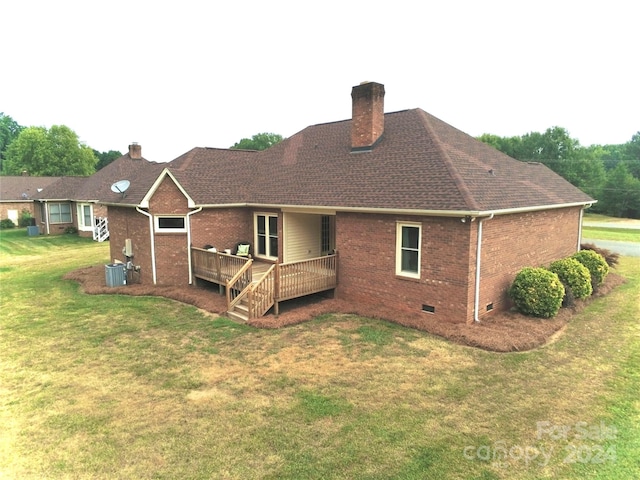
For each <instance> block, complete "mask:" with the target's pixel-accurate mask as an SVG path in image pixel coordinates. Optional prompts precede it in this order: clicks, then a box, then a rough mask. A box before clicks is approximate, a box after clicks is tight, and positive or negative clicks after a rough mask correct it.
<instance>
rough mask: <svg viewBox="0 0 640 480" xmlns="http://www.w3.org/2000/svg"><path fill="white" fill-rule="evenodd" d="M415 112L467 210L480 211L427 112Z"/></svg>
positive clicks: (420, 110)
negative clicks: (427, 132) (419, 117)
mask: <svg viewBox="0 0 640 480" xmlns="http://www.w3.org/2000/svg"><path fill="white" fill-rule="evenodd" d="M416 111H417V112H418V113H419V114H420V115H421V117H422V119H423V123H424V125H425V128H426V129H427V130H428V131H429V134H430V137H431V139H432V140H433V142H434V143H435V145H436V147H437V148H438V150H439V151H440V153H441V154H442V160H443V163H444V166H445V167H446V168H447V171H448V172H449V175H451V178H452V179H453V183H454V184H455V186H456V188H457V189H458V192H459V193H460V195H461V196H462V198H463V200H464V202H465V203H466V204H467V207H468V208H469V210H480V207H479V206H478V204H477V203H476V200H475V198H474V196H473V195H472V193H471V191H470V190H469V188H468V187H467V185H466V183H465V182H464V179H463V178H462V175H460V172H458V169H457V168H456V166H455V165H454V163H453V162H452V161H451V157H449V154H448V153H447V150H446V149H445V148H444V147H443V145H442V141H441V140H440V137H439V136H438V135H437V134H436V133H435V131H434V128H433V125H432V124H431V120H430V118H429V114H427V112H425V111H424V110H422V109H421V108H416ZM451 128H455V127H451Z"/></svg>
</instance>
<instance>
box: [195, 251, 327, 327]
mask: <svg viewBox="0 0 640 480" xmlns="http://www.w3.org/2000/svg"><path fill="white" fill-rule="evenodd" d="M337 260H338V258H337V254H332V255H325V256H321V257H317V258H311V259H307V260H301V261H297V262H288V263H268V262H264V261H256V260H254V259H251V258H245V257H238V256H235V255H230V254H227V253H220V252H212V251H209V250H206V249H202V248H196V247H192V248H191V270H192V274H193V276H194V277H195V278H197V279H201V280H206V281H208V282H212V283H216V284H218V285H219V288H220V293H221V294H222V293H224V294H226V297H227V313H228V314H229V316H231V317H234V318H237V319H239V320H243V321H246V320H249V319H253V318H257V317H261V316H263V315H264V314H266V313H267V312H268V311H269V310H270V309H271V308H272V307H273V308H274V313H275V314H276V315H277V314H278V313H279V305H278V304H279V302H283V301H285V300H291V299H294V298H298V297H302V296H305V295H311V294H313V293H318V292H322V291H326V290H332V289H334V288H336V286H337V285H338V261H337Z"/></svg>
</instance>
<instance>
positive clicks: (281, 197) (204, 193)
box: [167, 109, 593, 211]
mask: <svg viewBox="0 0 640 480" xmlns="http://www.w3.org/2000/svg"><path fill="white" fill-rule="evenodd" d="M350 132H351V121H350V120H345V121H341V122H335V123H326V124H321V125H314V126H311V127H307V128H305V129H304V130H302V131H300V132H299V133H297V134H295V135H293V136H292V137H290V138H288V139H286V140H284V141H283V142H281V143H280V144H277V145H275V146H273V147H271V148H269V149H268V150H265V151H262V152H242V151H234V150H217V149H194V150H192V151H190V152H188V153H186V154H185V155H183V156H181V157H179V158H178V159H176V160H174V161H172V162H170V163H169V164H167V166H168V167H169V169H170V170H171V172H172V173H173V174H174V175H175V177H176V179H177V180H178V181H179V182H180V183H181V185H182V186H183V187H184V188H185V190H186V191H187V192H189V194H190V196H191V198H193V200H194V201H195V202H196V204H199V205H212V204H237V203H252V204H271V205H298V206H327V207H337V208H365V209H403V210H423V211H424V210H444V211H489V210H502V209H512V208H526V207H533V206H545V205H560V204H570V203H582V202H584V203H589V202H591V201H593V200H592V199H591V198H590V197H589V196H588V195H586V194H584V193H583V192H582V191H580V190H579V189H578V188H576V187H574V186H573V185H571V184H570V183H569V182H567V181H565V180H564V179H563V178H562V177H560V176H559V175H557V174H555V173H554V172H553V171H551V170H550V169H548V168H547V167H545V166H544V165H540V164H529V163H526V162H521V161H518V160H515V159H512V158H510V157H508V156H507V155H504V154H503V153H501V152H499V151H497V150H495V149H494V148H492V147H490V146H488V145H486V144H484V143H482V142H480V141H478V140H476V139H475V138H473V137H471V136H469V135H467V134H465V133H463V132H461V131H460V130H458V129H456V128H454V127H452V126H451V125H448V124H447V123H445V122H443V121H441V120H439V119H438V118H436V117H434V116H432V115H430V114H428V113H426V112H424V111H423V110H421V109H413V110H405V111H401V112H396V113H388V114H386V115H385V129H384V134H383V136H382V138H381V140H380V141H379V142H378V143H377V144H376V145H375V147H374V148H373V149H372V151H370V152H361V153H351V143H350V142H351V137H350Z"/></svg>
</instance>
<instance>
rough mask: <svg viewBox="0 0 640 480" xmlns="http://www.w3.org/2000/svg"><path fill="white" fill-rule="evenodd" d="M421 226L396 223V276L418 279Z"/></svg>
mask: <svg viewBox="0 0 640 480" xmlns="http://www.w3.org/2000/svg"><path fill="white" fill-rule="evenodd" d="M421 238H422V225H420V224H419V223H398V224H397V229H396V275H400V276H403V277H410V278H420V248H421V243H422V242H421Z"/></svg>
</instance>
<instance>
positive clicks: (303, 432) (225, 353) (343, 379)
mask: <svg viewBox="0 0 640 480" xmlns="http://www.w3.org/2000/svg"><path fill="white" fill-rule="evenodd" d="M104 263H108V245H106V244H98V243H94V242H91V241H89V240H84V239H78V238H77V237H74V236H62V237H44V236H41V237H27V235H26V231H25V230H24V229H21V230H15V231H2V232H0V289H1V290H0V294H1V299H2V305H1V316H0V427H1V428H2V433H1V434H0V478H1V479H3V480H4V479H40V478H54V479H56V478H74V479H84V478H109V479H111V478H123V479H125V478H126V479H129V478H142V479H146V478H149V479H151V478H153V479H176V478H202V479H205V478H206V479H210V478H215V479H274V480H276V479H296V480H298V479H320V478H323V479H330V478H335V479H485V480H488V479H515V478H517V479H541V478H549V479H556V478H563V479H585V478H588V479H612V480H613V479H627V478H628V479H631V478H639V477H640V427H639V425H640V403H639V402H640V400H639V396H638V392H640V372H639V369H638V365H640V324H639V323H638V318H640V259H631V258H622V259H621V262H620V265H619V267H618V270H617V271H618V272H619V273H621V274H623V275H624V276H625V277H627V278H628V282H627V283H626V284H625V285H623V286H621V287H620V288H618V289H616V290H615V291H614V292H613V293H612V294H610V295H609V296H608V297H607V298H605V299H600V300H597V301H595V302H594V303H592V304H591V305H590V306H589V307H588V308H587V309H585V310H584V311H583V312H582V313H581V314H579V315H577V316H576V317H574V319H573V320H572V321H571V323H570V324H569V325H568V327H567V328H566V331H565V332H564V333H563V335H561V336H560V337H559V338H558V339H557V340H556V341H555V342H553V343H551V344H550V345H548V346H546V347H544V348H541V349H539V350H536V351H532V352H526V353H515V354H496V353H490V352H484V351H480V350H476V349H473V348H468V347H462V346H459V345H452V344H450V343H448V342H446V341H443V340H441V339H439V338H436V337H433V336H431V335H429V334H427V333H425V332H419V331H415V330H412V329H407V328H403V327H400V326H398V325H395V324H391V323H386V322H382V321H377V320H372V319H367V318H360V317H356V316H350V315H339V316H333V315H326V316H323V317H321V318H318V319H316V320H314V321H311V322H308V323H304V324H301V325H297V326H293V327H288V328H284V329H281V330H258V329H254V328H251V327H247V326H244V325H239V324H236V323H233V322H232V321H230V320H228V319H225V318H214V317H211V316H207V315H204V314H203V313H202V312H200V311H199V310H197V309H195V308H193V307H191V306H186V305H182V304H179V303H177V302H173V301H170V300H165V299H159V298H142V297H128V296H115V295H101V296H90V295H84V294H82V293H80V292H79V289H78V287H77V285H75V284H74V283H72V282H67V281H63V280H62V279H61V277H62V275H63V274H64V273H65V272H66V271H69V270H72V269H75V268H79V267H81V266H85V265H96V264H104ZM541 321H544V320H541Z"/></svg>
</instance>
